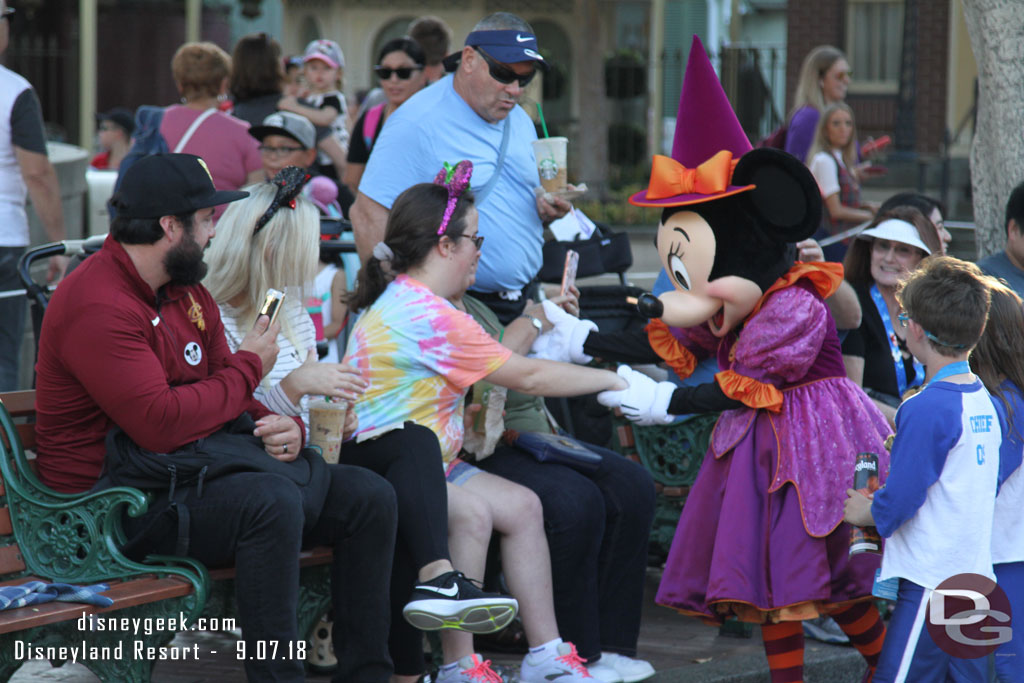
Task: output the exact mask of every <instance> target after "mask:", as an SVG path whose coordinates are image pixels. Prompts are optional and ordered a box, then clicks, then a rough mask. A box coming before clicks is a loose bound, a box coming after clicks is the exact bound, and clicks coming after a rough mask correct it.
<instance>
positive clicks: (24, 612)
mask: <svg viewBox="0 0 1024 683" xmlns="http://www.w3.org/2000/svg"><path fill="white" fill-rule="evenodd" d="M33 580H42V581H45V579H38V578H37V577H32V576H26V577H22V578H20V579H17V580H16V581H13V582H12V581H8V582H5V583H6V585H11V584H14V585H17V584H22V583H26V582H28V581H33ZM191 592H192V584H191V583H189V582H188V581H185V580H184V579H180V578H178V577H167V578H162V579H161V578H157V577H154V576H144V577H142V578H139V579H133V580H130V581H122V582H119V583H113V585H111V586H110V590H107V591H104V592H103V593H102V595H105V596H107V597H108V598H110V599H112V600H113V601H114V604H113V605H111V606H110V607H102V608H100V607H97V606H95V605H87V604H85V603H81V602H46V603H43V604H41V605H28V606H26V607H22V608H19V609H14V610H4V611H0V633H11V632H14V631H21V630H24V629H28V628H35V627H36V626H44V625H46V624H55V623H58V622H61V621H69V620H72V619H77V618H78V617H80V616H81V615H82V613H83V612H84V613H86V614H102V613H104V612H115V611H117V610H121V609H125V608H126V607H134V606H136V605H145V604H148V603H151V602H159V601H160V600H167V599H169V598H179V597H182V596H184V595H188V594H189V593H191Z"/></svg>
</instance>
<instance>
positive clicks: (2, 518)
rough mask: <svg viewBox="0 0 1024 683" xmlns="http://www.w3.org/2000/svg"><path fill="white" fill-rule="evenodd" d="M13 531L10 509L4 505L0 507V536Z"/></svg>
mask: <svg viewBox="0 0 1024 683" xmlns="http://www.w3.org/2000/svg"><path fill="white" fill-rule="evenodd" d="M12 533H14V527H12V526H11V511H10V510H8V509H7V508H6V507H2V508H0V536H8V535H10V534H12Z"/></svg>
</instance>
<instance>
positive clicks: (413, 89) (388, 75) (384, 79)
mask: <svg viewBox="0 0 1024 683" xmlns="http://www.w3.org/2000/svg"><path fill="white" fill-rule="evenodd" d="M425 63H426V57H425V56H424V54H423V48H421V47H420V45H419V43H417V42H416V41H415V40H413V39H412V38H408V37H402V38H395V39H394V40H389V41H388V42H386V43H384V47H382V48H381V49H380V54H379V56H378V57H377V66H375V67H373V70H374V71H375V72H376V73H377V78H378V79H379V80H380V87H381V89H382V90H383V91H384V95H385V96H386V97H387V101H386V102H381V103H380V104H378V105H377V106H376V107H370V108H369V109H367V110H366V111H365V112H363V115H362V116H360V117H359V120H358V121H356V125H355V127H354V128H353V129H352V139H351V141H350V142H349V146H348V163H347V165H346V166H345V177H344V178H343V179H342V180H343V182H344V183H345V185H348V187H349V188H351V190H352V192H355V191H356V190H358V189H359V181H360V179H362V177H363V171H364V170H365V169H366V162H367V160H369V158H370V152H372V151H373V143H374V142H375V141H376V140H377V136H378V135H380V131H381V129H382V128H383V127H384V121H386V120H387V118H388V117H389V116H391V114H392V112H394V111H395V110H396V109H398V108H399V107H400V106H402V103H403V102H405V101H406V100H407V99H409V98H410V97H412V96H413V95H414V94H416V93H417V92H419V90H420V89H421V88H423V86H424V85H426V83H427V76H426V74H425V73H424V71H423V65H424V64H425Z"/></svg>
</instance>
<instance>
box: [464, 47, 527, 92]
mask: <svg viewBox="0 0 1024 683" xmlns="http://www.w3.org/2000/svg"><path fill="white" fill-rule="evenodd" d="M473 49H474V50H476V51H477V52H479V53H480V56H481V57H483V58H484V61H485V62H487V70H488V71H489V72H490V74H491V78H493V79H494V80H496V81H498V83H501V84H503V85H511V84H512V83H513V82H514V81H519V87H520V88H525V87H526V86H527V85H529V84H530V81H532V80H533V77H534V76H536V75H537V69H534V70H533V71H531V72H530V73H528V74H517V73H516V72H515V71H513V70H512V69H510V68H508V67H507V66H505V65H504V64H502V63H501V62H498V61H495V59H494V58H493V57H491V56H490V55H489V54H487V53H486V52H484V51H483V50H481V49H480V48H478V47H476V46H475V45H474V46H473Z"/></svg>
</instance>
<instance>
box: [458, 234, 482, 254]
mask: <svg viewBox="0 0 1024 683" xmlns="http://www.w3.org/2000/svg"><path fill="white" fill-rule="evenodd" d="M462 237H467V238H469V239H470V240H471V241H472V242H473V246H474V247H476V248H477V251H479V250H480V247H482V246H483V245H484V236H483V235H473V236H470V235H462Z"/></svg>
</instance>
